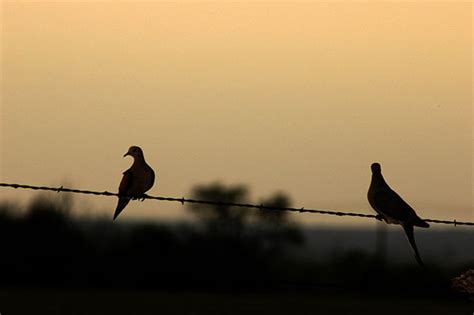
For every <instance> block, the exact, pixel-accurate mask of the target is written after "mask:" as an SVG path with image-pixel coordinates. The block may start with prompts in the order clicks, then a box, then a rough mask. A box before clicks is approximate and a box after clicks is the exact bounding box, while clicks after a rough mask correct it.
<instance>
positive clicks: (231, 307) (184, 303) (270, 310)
mask: <svg viewBox="0 0 474 315" xmlns="http://www.w3.org/2000/svg"><path fill="white" fill-rule="evenodd" d="M473 311H474V306H473V304H472V301H471V302H469V300H468V299H464V298H452V297H439V296H433V297H422V298H414V297H410V296H404V297H400V296H396V297H390V296H385V297H380V296H379V297H374V296H371V295H369V294H361V293H357V292H352V293H348V292H345V293H341V292H324V293H321V292H303V293H301V292H290V293H288V292H278V293H265V292H258V293H242V292H241V293H236V294H232V293H209V292H207V293H205V292H189V291H186V292H163V291H132V290H130V291H128V290H127V291H122V290H120V291H118V290H110V291H107V290H91V291H86V290H82V291H81V290H64V291H63V290H50V289H31V290H20V289H14V290H5V289H4V290H1V291H0V313H1V314H2V315H14V314H15V315H16V314H32V315H40V314H48V315H56V314H84V315H85V314H88V315H95V314H100V315H104V314H114V315H121V314H176V315H178V314H179V315H187V314H189V315H200V314H206V315H208V314H222V315H227V314H228V315H231V314H259V315H263V314H292V315H299V314H394V315H395V314H396V315H401V314H429V315H435V314H440V315H441V314H443V315H444V314H449V315H455V314H468V315H471V314H473Z"/></svg>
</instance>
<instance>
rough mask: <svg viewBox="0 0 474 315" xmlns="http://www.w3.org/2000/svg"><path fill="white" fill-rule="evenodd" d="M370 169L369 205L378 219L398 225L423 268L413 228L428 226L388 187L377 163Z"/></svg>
mask: <svg viewBox="0 0 474 315" xmlns="http://www.w3.org/2000/svg"><path fill="white" fill-rule="evenodd" d="M371 169H372V181H371V183H370V187H369V192H368V193H367V199H369V203H370V205H371V206H372V208H374V210H375V211H376V212H377V213H378V215H377V218H378V219H382V220H384V221H385V222H386V223H393V224H400V225H401V226H402V227H403V229H404V230H405V233H406V235H407V238H408V241H409V242H410V245H411V247H412V248H413V251H414V253H415V258H416V261H417V262H418V264H419V265H420V266H423V261H422V260H421V257H420V254H419V253H418V248H417V247H416V243H415V236H414V234H413V227H414V226H419V227H424V228H427V227H429V226H430V225H429V224H428V223H427V222H425V221H424V220H423V219H421V218H420V217H418V215H417V214H416V213H415V210H413V208H412V207H410V205H409V204H408V203H406V202H405V201H404V200H403V199H402V198H401V197H400V196H399V195H398V194H397V193H396V192H395V191H393V190H392V189H391V188H390V186H388V184H387V183H386V182H385V179H384V178H383V176H382V170H381V167H380V164H379V163H373V164H372V166H371Z"/></svg>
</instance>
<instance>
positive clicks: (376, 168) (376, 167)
mask: <svg viewBox="0 0 474 315" xmlns="http://www.w3.org/2000/svg"><path fill="white" fill-rule="evenodd" d="M370 168H371V169H372V173H380V172H381V171H382V169H381V167H380V164H379V163H377V162H375V163H372V165H371V166H370Z"/></svg>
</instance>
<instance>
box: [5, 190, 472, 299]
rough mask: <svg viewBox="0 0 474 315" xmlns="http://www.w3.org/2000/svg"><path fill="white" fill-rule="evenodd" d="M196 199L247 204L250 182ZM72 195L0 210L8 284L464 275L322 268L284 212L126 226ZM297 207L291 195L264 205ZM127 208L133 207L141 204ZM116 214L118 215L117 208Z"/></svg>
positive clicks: (351, 262)
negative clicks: (96, 214) (82, 206)
mask: <svg viewBox="0 0 474 315" xmlns="http://www.w3.org/2000/svg"><path fill="white" fill-rule="evenodd" d="M192 197H193V198H197V199H206V200H221V201H228V202H246V201H249V191H248V189H247V188H246V187H245V186H242V185H236V186H225V185H222V184H220V183H214V184H211V185H203V186H197V187H195V188H194V189H193V190H192ZM70 198H71V197H70V195H67V194H61V195H56V194H49V195H38V196H37V197H36V198H34V199H33V200H32V201H31V202H30V204H29V205H28V206H27V207H26V208H25V209H22V208H21V207H18V206H14V205H11V204H3V205H1V206H0V248H1V259H0V285H1V286H2V287H78V288H84V287H86V288H89V287H91V288H143V289H147V288H158V289H160V288H162V289H173V288H174V289H186V288H190V289H192V288H212V289H221V288H222V289H228V290H233V289H255V288H256V289H262V288H264V289H281V288H284V289H305V288H312V289H318V288H323V289H328V290H333V289H337V290H339V289H351V288H356V289H357V290H373V291H376V292H383V291H387V290H388V291H397V290H398V291H399V292H402V293H403V294H406V293H407V292H411V291H416V292H418V293H420V292H421V293H423V292H425V293H427V294H428V293H429V294H432V293H433V292H438V293H443V294H444V293H447V292H450V283H449V279H450V278H451V277H453V276H455V275H456V274H458V273H459V272H460V271H461V270H462V268H464V266H460V268H459V269H456V270H445V269H441V268H436V267H433V266H428V268H426V270H421V269H419V267H418V266H417V265H416V264H415V263H413V264H412V265H410V266H393V265H390V264H385V263H383V262H382V261H380V259H379V258H378V257H377V256H374V255H372V254H369V253H370V251H368V252H361V251H350V252H342V253H337V254H335V255H333V256H331V257H327V258H326V259H325V260H323V262H321V261H319V262H315V261H311V260H305V259H303V258H301V257H299V258H298V257H293V256H292V255H291V254H289V253H290V252H291V249H292V248H294V247H296V246H301V245H302V244H304V238H303V233H302V232H301V229H300V227H299V226H298V225H297V224H295V223H294V222H292V221H291V220H290V218H289V217H288V216H287V213H285V212H269V211H258V210H253V209H251V210H248V209H235V208H230V207H226V206H209V205H199V204H197V205H192V206H190V207H189V211H190V212H191V213H193V214H194V215H195V216H196V218H197V223H196V224H191V223H176V224H160V223H156V222H142V223H140V222H138V223H136V222H127V220H125V219H124V218H123V217H122V218H119V220H118V221H115V222H114V221H112V219H111V217H110V218H84V217H75V216H73V215H71V208H72V202H71V199H70ZM259 201H261V202H262V203H264V204H265V205H270V206H275V207H287V206H291V200H290V198H289V197H288V196H287V195H286V194H284V193H276V194H275V195H273V196H270V197H268V198H264V199H261V200H259ZM125 211H133V203H132V204H131V205H129V207H128V209H126V210H125ZM111 216H112V212H111Z"/></svg>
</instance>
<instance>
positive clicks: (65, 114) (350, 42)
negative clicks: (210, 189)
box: [0, 1, 474, 224]
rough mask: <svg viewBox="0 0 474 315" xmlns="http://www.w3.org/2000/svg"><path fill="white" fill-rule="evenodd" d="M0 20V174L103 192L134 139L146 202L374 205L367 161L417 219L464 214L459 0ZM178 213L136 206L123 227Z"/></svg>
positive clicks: (365, 208) (23, 14) (61, 12)
mask: <svg viewBox="0 0 474 315" xmlns="http://www.w3.org/2000/svg"><path fill="white" fill-rule="evenodd" d="M1 27H2V30H1V53H2V61H1V67H2V68H1V74H2V85H1V97H2V99H1V168H0V170H1V174H0V179H1V181H2V182H11V183H15V182H16V183H27V184H33V185H60V184H63V185H65V186H66V185H67V186H74V187H77V188H83V189H93V190H100V191H103V190H109V191H116V189H117V186H118V183H119V181H120V179H121V172H122V171H124V170H125V169H127V168H128V167H129V165H130V164H131V160H130V159H129V158H126V159H124V158H122V155H123V154H124V153H125V152H126V151H127V149H128V147H129V146H130V145H140V146H141V147H142V148H143V149H144V152H145V157H146V159H147V161H148V162H149V164H150V165H151V166H152V167H153V168H154V169H155V170H156V172H157V176H158V177H157V183H156V184H155V187H154V188H153V189H152V190H151V191H150V192H149V193H150V194H152V195H168V196H178V197H180V196H189V191H190V188H191V187H192V186H193V185H194V184H197V183H209V182H212V181H214V180H216V179H219V180H222V181H223V182H224V183H228V184H232V183H245V184H248V185H249V186H250V189H251V192H252V194H253V197H254V198H255V199H256V200H257V199H258V198H259V197H264V196H268V195H270V194H271V193H273V192H275V191H278V190H282V191H285V192H287V193H289V194H290V196H291V197H292V198H293V200H294V205H295V206H298V207H301V206H304V207H306V208H319V209H333V210H351V211H360V212H364V213H372V210H371V209H370V207H369V205H368V203H367V201H366V191H367V188H368V185H369V182H370V164H371V163H372V162H373V161H379V162H380V163H382V168H383V172H384V174H385V177H386V179H387V181H388V183H389V184H390V185H391V186H392V187H393V188H394V189H395V190H397V191H398V192H399V193H400V194H401V195H402V196H403V197H404V198H405V200H407V201H408V202H409V203H411V204H412V206H413V207H414V208H415V209H416V210H417V212H418V214H419V215H420V216H421V217H425V218H439V219H454V218H456V219H457V220H473V219H474V215H473V212H474V211H473V209H474V208H473V185H472V169H473V151H472V148H473V138H474V137H473V132H472V121H473V111H472V88H473V86H472V3H469V2H460V3H452V2H445V3H443V2H436V3H434V2H433V3H426V2H419V3H406V2H389V3H388V2H386V3H378V4H374V3H369V2H358V3H354V2H337V3H334V2H333V3H330V2H327V3H325V2H316V3H309V2H308V3H292V2H288V3H284V2H278V3H273V2H265V3H248V2H247V3H228V2H227V3H222V2H221V3H219V2H205V3H204V2H201V3H182V2H179V3H178V2H176V3H173V2H166V3H159V2H140V3H136V2H120V3H115V2H114V3H111V2H90V1H88V2H79V1H78V2H36V3H35V2H21V1H3V2H2V3H1ZM0 194H1V195H0V201H5V200H17V201H19V200H22V201H27V200H28V198H29V197H30V196H31V195H32V192H30V191H21V190H18V191H16V190H10V189H4V188H2V189H1V190H0ZM115 205H116V199H115V198H107V197H93V196H79V197H78V198H77V209H78V211H82V210H84V209H87V211H88V212H89V213H95V214H99V215H107V216H110V217H111V216H112V213H113V210H114V209H115ZM186 215H187V212H186V211H185V210H184V209H183V207H182V206H180V205H174V204H169V203H157V202H153V201H145V202H143V203H138V202H134V203H132V204H130V205H129V206H128V208H127V209H126V210H125V211H124V212H123V214H122V217H121V218H122V219H123V220H126V219H127V218H128V219H131V218H139V217H142V218H143V217H153V218H157V219H170V218H185V217H186ZM296 218H297V219H298V220H300V221H301V222H306V223H335V224H372V221H368V220H364V219H357V218H356V219H346V218H343V219H341V218H333V217H328V216H319V215H311V214H307V215H297V216H296Z"/></svg>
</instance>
